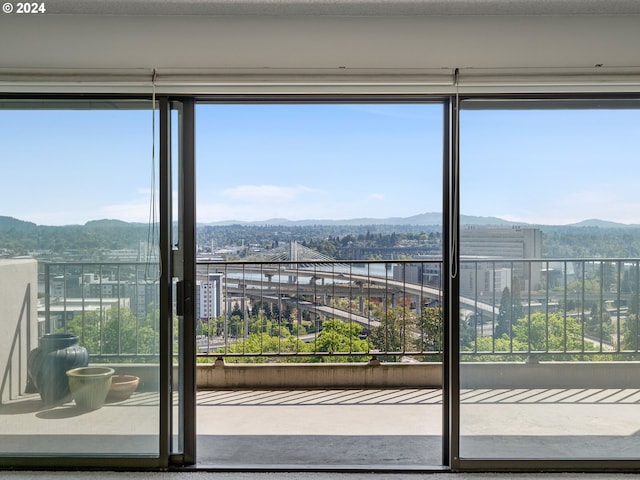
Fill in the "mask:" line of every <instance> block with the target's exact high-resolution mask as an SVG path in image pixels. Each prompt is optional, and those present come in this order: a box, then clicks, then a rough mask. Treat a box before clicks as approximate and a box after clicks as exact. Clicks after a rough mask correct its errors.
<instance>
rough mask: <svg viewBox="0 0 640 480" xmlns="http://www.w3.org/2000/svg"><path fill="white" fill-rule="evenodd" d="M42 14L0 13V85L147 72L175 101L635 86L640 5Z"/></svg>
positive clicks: (187, 8)
mask: <svg viewBox="0 0 640 480" xmlns="http://www.w3.org/2000/svg"><path fill="white" fill-rule="evenodd" d="M47 9H48V11H47V13H46V14H31V15H18V14H3V15H0V43H1V44H2V45H3V48H2V49H0V89H3V90H5V91H12V90H15V89H17V90H20V89H27V90H34V89H35V90H38V89H44V90H47V89H51V88H56V87H55V85H58V86H64V88H72V89H74V88H76V89H77V88H78V86H79V85H80V84H83V85H84V87H86V86H87V85H90V84H93V85H94V87H95V85H96V84H98V83H100V84H102V85H107V87H105V88H107V89H109V88H111V89H112V90H113V89H116V90H118V89H125V90H126V89H127V88H133V86H135V84H136V82H137V83H140V84H142V83H144V84H145V88H148V84H149V83H150V81H151V78H152V77H153V75H154V72H155V79H156V82H157V85H158V88H159V89H160V90H162V88H164V89H165V90H166V91H175V92H178V91H187V92H194V93H198V92H203V93H206V92H210V91H217V90H216V89H218V90H220V89H223V90H224V89H227V90H228V89H233V86H234V85H235V86H237V85H239V84H242V85H243V89H244V90H246V89H247V88H253V89H255V88H258V87H257V86H264V85H271V86H273V85H279V86H280V87H281V88H285V89H286V88H289V89H290V88H291V85H293V84H301V83H307V84H308V83H314V82H315V83H316V84H326V85H333V86H334V87H335V86H336V85H342V86H344V85H345V84H347V83H349V82H351V83H352V84H354V85H360V86H361V85H362V84H363V83H364V84H367V85H369V87H371V86H372V85H377V87H375V88H373V87H371V88H373V90H374V91H379V90H380V89H381V87H379V86H380V85H390V84H396V85H402V86H404V87H405V88H406V87H407V85H413V86H414V87H412V88H415V89H416V91H417V92H425V91H433V92H437V91H439V89H444V90H447V89H449V90H450V89H451V86H452V85H453V84H454V83H456V78H455V75H454V72H456V69H457V71H458V72H459V77H457V79H458V85H459V86H463V87H464V86H465V85H471V84H472V83H474V82H475V84H476V85H478V84H479V83H482V82H485V83H486V84H491V85H493V86H495V85H500V84H503V85H504V84H506V83H509V82H511V83H513V82H514V81H515V82H516V83H517V82H518V81H519V82H521V83H522V82H523V80H522V79H523V78H526V79H528V80H526V81H524V82H525V83H527V84H528V85H533V84H544V83H546V84H550V83H553V84H555V85H561V84H571V85H574V84H575V83H583V84H590V85H598V86H599V87H602V85H604V88H613V87H614V86H615V88H620V86H621V85H622V86H623V87H624V88H625V89H627V90H633V91H637V90H640V88H639V85H640V49H639V48H638V46H639V45H640V1H637V0H604V1H593V0H545V1H543V0H540V1H534V0H399V1H390V0H384V1H383V0H334V1H330V0H325V1H316V0H286V1H285V0H244V1H241V2H238V1H231V0H216V1H206V0H200V1H198V0H188V1H182V0H167V1H163V0H101V1H99V2H98V1H95V0H93V1H91V0H56V2H55V4H54V2H47ZM474 78H475V80H472V79H474ZM478 79H480V80H478ZM514 79H519V80H514ZM465 82H466V83H465ZM52 85H53V87H52ZM65 85H66V86H65ZM287 86H288V87H287ZM100 88H103V87H100ZM383 90H384V89H383Z"/></svg>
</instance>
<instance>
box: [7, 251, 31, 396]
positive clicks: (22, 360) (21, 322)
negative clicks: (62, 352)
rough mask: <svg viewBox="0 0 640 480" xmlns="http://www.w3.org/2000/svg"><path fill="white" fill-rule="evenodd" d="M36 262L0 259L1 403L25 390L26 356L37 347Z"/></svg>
mask: <svg viewBox="0 0 640 480" xmlns="http://www.w3.org/2000/svg"><path fill="white" fill-rule="evenodd" d="M37 302H38V262H37V261H36V260H32V259H15V260H14V259H8V260H5V259H2V260H0V404H2V403H6V402H7V401H8V400H10V399H13V398H16V397H17V396H18V395H20V394H22V393H24V388H25V386H26V382H27V355H28V353H29V351H30V350H31V349H33V348H35V347H37V346H38V330H37V324H38V318H37V317H38V315H37V313H38V309H37V305H38V304H37Z"/></svg>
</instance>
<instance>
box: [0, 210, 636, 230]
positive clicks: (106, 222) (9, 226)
mask: <svg viewBox="0 0 640 480" xmlns="http://www.w3.org/2000/svg"><path fill="white" fill-rule="evenodd" d="M460 221H461V224H462V225H469V226H470V225H479V226H496V227H505V226H544V225H533V224H528V223H523V222H512V221H509V220H504V219H502V218H498V217H481V216H473V215H461V216H460ZM441 224H442V214H441V213H438V212H429V213H422V214H419V215H413V216H410V217H389V218H353V219H345V220H328V219H315V220H314V219H309V220H288V219H285V218H272V219H268V220H261V221H253V222H247V221H239V220H228V221H221V222H212V223H201V224H198V226H224V225H246V226H265V225H270V226H301V227H303V226H314V225H329V226H345V225H356V226H363V225H441ZM38 226H39V225H37V224H35V223H32V222H27V221H24V220H19V219H17V218H13V217H8V216H0V231H7V230H14V231H19V232H25V233H26V232H29V231H32V230H35V229H37V228H38ZM66 226H73V227H85V228H87V229H91V230H93V229H95V230H100V229H105V228H107V229H119V228H123V227H126V226H136V227H144V226H146V224H143V223H129V222H124V221H121V220H112V219H101V220H91V221H89V222H87V223H85V224H84V225H66ZM549 226H552V227H592V228H594V227H596V228H630V227H632V228H638V227H640V225H638V224H625V223H617V222H610V221H606V220H599V219H588V220H583V221H581V222H578V223H573V224H568V225H549Z"/></svg>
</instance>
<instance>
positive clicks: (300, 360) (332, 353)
mask: <svg viewBox="0 0 640 480" xmlns="http://www.w3.org/2000/svg"><path fill="white" fill-rule="evenodd" d="M442 118H443V106H442V104H440V103H398V102H396V103H393V102H388V103H365V102H362V101H352V102H349V101H348V100H345V101H344V102H341V103H325V102H321V101H316V102H307V103H301V102H288V103H287V102H286V99H283V100H282V102H281V103H277V104H276V103H273V102H270V103H260V102H256V103H251V104H248V103H229V104H221V103H220V104H201V105H198V107H197V116H196V119H197V211H198V215H197V218H198V234H197V251H198V263H197V265H198V270H197V275H198V277H197V298H198V299H199V300H198V304H197V315H196V326H197V327H196V328H197V332H196V334H197V346H198V362H199V363H198V370H199V374H198V378H199V379H202V382H201V383H200V382H199V385H198V389H199V391H198V398H199V401H198V418H199V421H198V445H199V452H200V453H199V455H198V462H199V463H200V464H202V465H209V466H215V467H217V468H225V467H229V466H234V467H237V466H238V465H240V466H245V467H247V468H274V467H275V468H282V466H283V465H295V466H298V467H302V466H313V467H315V468H360V469H362V468H371V467H372V466H374V468H380V469H394V468H414V469H416V468H429V467H434V466H435V467H436V468H441V465H442V443H443V435H442V428H443V427H442V410H443V409H442V389H441V386H442V383H441V381H442V356H443V343H442V331H443V317H442V295H443V288H442V198H443V196H442V183H443V182H442V174H443V168H442V165H443V127H442ZM414 374H415V376H414V377H412V375H414ZM236 375H238V376H239V377H236ZM382 377H385V379H384V380H383V379H382ZM243 379H246V380H245V381H243ZM249 419H251V420H249ZM382 452H384V453H382Z"/></svg>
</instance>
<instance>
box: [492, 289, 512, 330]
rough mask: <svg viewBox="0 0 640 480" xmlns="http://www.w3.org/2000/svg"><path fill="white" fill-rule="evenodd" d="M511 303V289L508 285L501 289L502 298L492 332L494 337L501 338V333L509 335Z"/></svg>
mask: <svg viewBox="0 0 640 480" xmlns="http://www.w3.org/2000/svg"><path fill="white" fill-rule="evenodd" d="M511 305H512V304H511V291H510V290H509V287H504V290H502V298H501V299H500V307H498V318H497V321H496V328H495V331H494V333H493V336H494V338H501V337H502V336H503V335H506V336H507V337H511V335H512V327H513V325H512V320H513V319H512V316H511V311H512V307H511Z"/></svg>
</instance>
